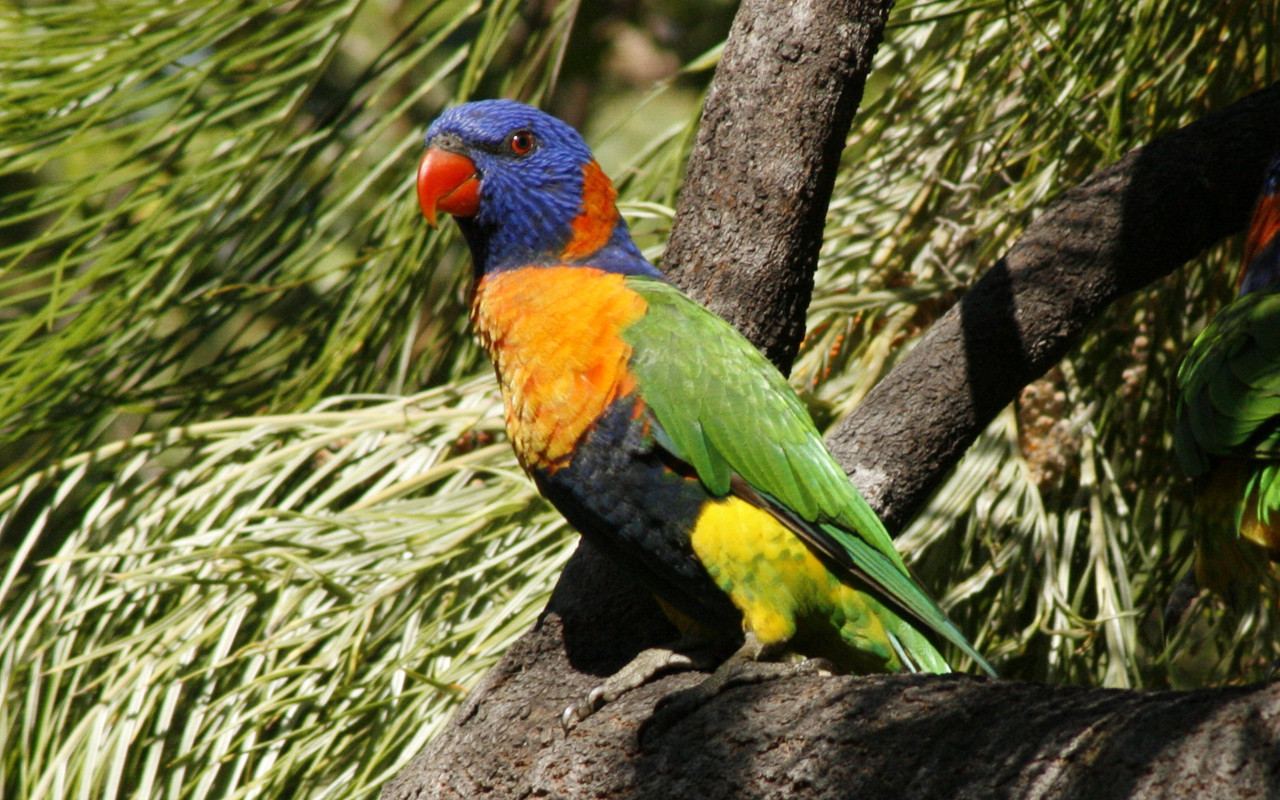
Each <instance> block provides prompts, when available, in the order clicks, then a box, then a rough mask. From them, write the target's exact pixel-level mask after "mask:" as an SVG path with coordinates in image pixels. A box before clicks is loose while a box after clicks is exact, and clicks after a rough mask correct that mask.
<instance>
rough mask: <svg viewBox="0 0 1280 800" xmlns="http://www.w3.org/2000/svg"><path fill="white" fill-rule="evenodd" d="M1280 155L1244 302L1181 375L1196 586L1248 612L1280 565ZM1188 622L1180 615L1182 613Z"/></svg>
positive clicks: (1180, 429)
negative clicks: (1192, 481) (1194, 497)
mask: <svg viewBox="0 0 1280 800" xmlns="http://www.w3.org/2000/svg"><path fill="white" fill-rule="evenodd" d="M1278 234H1280V157H1278V158H1276V159H1275V160H1273V161H1272V162H1271V164H1270V166H1269V167H1268V168H1267V172H1266V175H1265V177H1264V180H1263V186H1262V193H1261V195H1260V197H1259V198H1258V203H1257V206H1256V207H1255V208H1254V212H1253V219H1252V222H1251V223H1250V226H1249V233H1248V236H1247V238H1246V240H1245V247H1244V269H1243V270H1242V271H1241V274H1240V278H1239V283H1238V294H1237V297H1236V299H1235V300H1234V301H1232V302H1231V303H1230V304H1229V305H1228V306H1227V307H1226V308H1224V309H1222V310H1221V311H1220V312H1218V314H1217V315H1216V316H1215V317H1214V318H1213V320H1212V321H1211V322H1210V323H1209V325H1208V327H1206V328H1205V329H1204V331H1202V332H1201V334H1200V335H1199V336H1198V337H1196V340H1195V343H1194V344H1192V345H1191V349H1190V350H1189V351H1188V352H1187V356H1186V358H1185V359H1184V360H1183V362H1182V366H1181V368H1180V369H1179V370H1178V391H1179V394H1178V401H1177V428H1176V430H1175V439H1174V442H1175V445H1176V448H1177V454H1178V460H1179V462H1180V463H1181V464H1182V468H1183V470H1184V471H1185V472H1186V474H1187V475H1188V476H1190V477H1191V478H1194V479H1195V481H1196V488H1197V494H1198V496H1197V500H1196V506H1195V511H1194V520H1193V524H1194V526H1195V528H1194V530H1195V534H1194V535H1195V540H1196V563H1195V572H1194V576H1195V580H1196V583H1197V584H1198V585H1199V586H1200V587H1202V588H1206V589H1209V590H1211V591H1213V592H1214V593H1215V594H1217V595H1219V596H1220V597H1222V598H1223V599H1225V600H1226V601H1227V602H1228V603H1229V604H1230V605H1231V606H1232V607H1233V608H1235V609H1237V610H1240V609H1242V608H1243V607H1244V606H1245V604H1246V603H1248V602H1249V600H1250V598H1252V597H1256V596H1257V590H1258V588H1259V587H1260V586H1262V585H1263V584H1264V583H1265V582H1268V581H1272V580H1273V579H1274V572H1273V562H1276V561H1280V235H1278ZM1177 610H1178V611H1179V615H1180V609H1177Z"/></svg>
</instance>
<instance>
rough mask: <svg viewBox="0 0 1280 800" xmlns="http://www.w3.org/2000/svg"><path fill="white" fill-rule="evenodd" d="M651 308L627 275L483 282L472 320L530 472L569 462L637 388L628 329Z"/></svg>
mask: <svg viewBox="0 0 1280 800" xmlns="http://www.w3.org/2000/svg"><path fill="white" fill-rule="evenodd" d="M645 308H646V306H645V302H644V299H643V298H641V297H640V296H639V295H637V294H636V293H635V292H633V291H631V290H630V289H628V288H627V287H626V285H625V284H624V283H623V279H622V276H621V275H615V274H611V273H606V272H602V271H600V270H594V269H589V268H585V267H528V268H525V269H519V270H510V271H507V272H500V273H498V274H496V275H491V276H487V277H485V278H482V279H481V281H480V283H479V284H478V285H477V286H476V290H475V295H474V297H473V299H472V304H471V323H472V325H473V327H474V328H475V331H476V335H477V336H478V337H479V338H480V342H481V344H483V345H484V348H485V350H486V351H487V352H488V354H489V358H490V359H492V361H493V365H494V369H495V371H496V372H497V374H498V383H499V384H500V385H501V387H502V399H503V403H504V405H505V408H506V421H507V432H508V434H509V435H510V437H511V444H512V446H513V447H514V448H515V451H516V457H517V458H518V459H519V460H520V463H521V465H522V466H523V467H524V468H525V469H526V470H530V469H534V468H540V469H545V470H550V471H554V470H556V469H558V468H559V467H561V466H564V465H565V464H567V463H568V462H569V460H570V459H571V458H572V455H573V450H574V447H575V446H576V444H577V443H578V440H579V439H581V438H582V436H583V434H585V433H586V432H587V431H588V430H590V428H591V427H592V426H593V425H594V424H595V422H596V420H597V419H599V418H600V416H601V414H602V413H603V412H604V411H605V409H606V408H608V407H609V405H610V404H611V403H613V402H614V401H615V400H617V399H618V398H620V397H624V396H626V395H628V394H630V393H631V392H632V390H633V389H634V388H635V385H634V383H633V382H632V378H631V376H630V374H629V373H628V372H627V362H628V361H629V360H630V358H631V347H630V346H629V345H628V344H627V343H626V342H625V341H623V339H622V336H621V332H622V331H623V330H625V329H626V328H627V327H628V326H629V325H630V324H631V323H632V322H634V321H635V320H636V319H638V318H639V317H641V316H643V314H644V312H645Z"/></svg>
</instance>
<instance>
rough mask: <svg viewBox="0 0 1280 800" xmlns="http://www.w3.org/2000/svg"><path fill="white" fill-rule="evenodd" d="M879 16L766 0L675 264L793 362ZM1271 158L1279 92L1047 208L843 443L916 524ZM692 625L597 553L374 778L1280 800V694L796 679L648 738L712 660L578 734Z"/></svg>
mask: <svg viewBox="0 0 1280 800" xmlns="http://www.w3.org/2000/svg"><path fill="white" fill-rule="evenodd" d="M887 9H888V3H878V4H877V3H870V2H855V1H854V0H845V1H844V2H832V3H817V2H810V3H802V4H785V3H774V4H769V3H764V2H760V0H748V2H745V3H743V5H742V7H741V9H740V11H739V14H738V17H737V19H736V20H735V22H734V26H733V32H732V34H731V37H730V41H729V43H728V44H727V45H726V51H725V55H724V59H723V61H722V63H721V68H720V69H719V70H718V71H717V74H716V79H715V83H714V85H713V89H712V91H711V93H710V95H709V98H708V102H707V108H706V109H705V111H704V119H703V127H702V129H701V131H700V134H699V140H698V145H697V147H696V149H695V152H694V155H693V163H692V164H691V166H690V173H689V178H688V180H687V182H686V185H685V189H684V191H683V193H682V196H681V206H680V212H679V214H678V218H677V226H676V228H675V230H673V234H672V243H671V248H670V249H669V250H668V255H667V259H666V261H665V262H664V265H665V266H666V268H667V269H668V270H669V271H671V272H672V273H673V274H674V275H675V276H676V278H677V280H678V281H679V282H680V283H681V284H682V285H683V286H684V287H685V288H686V289H688V290H690V291H691V293H692V294H694V295H695V296H698V297H700V298H702V299H703V300H705V301H709V302H710V304H711V305H712V306H713V307H714V308H715V309H716V310H717V311H719V312H721V313H722V314H724V315H725V316H727V317H729V318H730V319H732V320H733V321H734V322H735V323H736V324H738V325H739V326H740V327H742V328H743V329H744V330H745V331H746V332H747V333H748V335H749V336H750V337H751V338H752V340H753V341H755V342H756V343H757V344H759V345H761V346H762V348H763V349H765V350H766V351H767V352H768V353H769V354H770V356H771V357H772V358H774V360H775V361H776V362H778V363H781V364H783V365H784V366H786V365H789V363H790V360H791V358H792V357H793V356H794V353H795V347H796V345H797V343H798V342H799V340H800V337H801V335H802V333H803V330H802V320H803V310H804V307H805V305H806V304H807V303H808V300H809V293H810V291H811V287H812V284H811V280H812V278H811V275H812V268H813V264H814V261H815V259H816V254H817V248H818V245H819V242H820V232H821V225H822V219H823V216H824V214H825V210H826V207H827V202H828V199H829V196H830V191H831V186H832V180H833V176H834V170H835V168H836V163H837V161H838V158H839V152H840V143H841V142H842V141H843V137H844V136H845V134H846V132H847V129H848V125H849V122H850V119H851V116H852V114H853V111H854V109H855V107H856V104H857V101H858V99H859V97H860V95H861V88H862V84H863V81H864V79H865V76H866V73H867V70H868V69H869V65H870V62H871V56H872V55H873V54H874V51H875V47H876V44H877V43H878V41H879V38H880V34H881V31H882V29H883V25H884V20H885V15H886V14H887ZM832 15H836V16H835V17H833V16H832ZM774 86H776V87H779V89H778V91H777V93H776V94H775V93H772V89H770V87H774ZM770 143H772V144H770ZM780 143H785V146H784V145H782V144H780ZM1275 150H1280V85H1278V86H1273V87H1271V88H1269V89H1266V90H1264V91H1262V92H1259V93H1257V94H1255V95H1253V96H1251V97H1249V98H1246V99H1245V100H1242V101H1240V102H1239V103H1237V104H1235V105H1233V106H1231V107H1230V108H1228V109H1226V110H1224V111H1223V112H1222V113H1220V114H1218V115H1216V116H1214V117H1212V118H1209V119H1206V120H1204V121H1202V122H1200V123H1197V124H1195V125H1192V126H1188V127H1187V128H1185V129H1182V130H1180V131H1174V132H1172V133H1170V134H1168V135H1166V136H1163V137H1161V138H1160V139H1158V140H1156V141H1154V142H1152V143H1151V144H1149V145H1148V146H1146V147H1143V148H1140V149H1138V150H1135V151H1133V152H1132V153H1130V154H1128V155H1127V156H1125V157H1124V158H1123V159H1121V160H1120V161H1119V162H1117V163H1116V164H1114V165H1112V166H1110V167H1107V168H1105V169H1103V170H1100V171H1099V172H1098V173H1097V174H1095V175H1094V176H1092V177H1091V178H1090V179H1089V180H1087V181H1086V182H1085V183H1083V184H1081V185H1080V186H1079V187H1077V188H1076V189H1074V190H1072V191H1071V192H1068V193H1067V194H1065V195H1064V196H1063V197H1062V198H1061V199H1060V200H1059V201H1058V202H1057V203H1055V204H1054V205H1053V206H1051V207H1050V208H1049V209H1048V210H1047V211H1046V212H1045V214H1044V215H1042V216H1041V217H1040V218H1039V219H1038V220H1037V221H1036V222H1035V223H1034V224H1033V225H1032V226H1030V227H1028V229H1027V231H1026V232H1025V234H1024V235H1023V237H1022V238H1021V239H1020V240H1019V242H1018V243H1017V244H1016V245H1015V246H1014V247H1013V248H1012V249H1011V250H1010V252H1009V253H1008V254H1007V255H1006V256H1005V257H1004V258H1003V259H1001V261H1000V262H998V263H997V264H996V265H995V266H994V267H992V269H991V270H990V271H989V272H988V274H986V275H985V276H984V277H983V278H982V280H981V281H980V282H979V283H978V285H977V286H975V288H974V289H973V290H972V291H971V292H970V293H969V294H968V295H966V296H965V298H964V299H963V300H962V301H961V302H960V304H959V305H957V306H956V307H955V308H953V309H951V311H950V312H948V314H947V315H946V316H945V317H944V318H943V319H942V320H940V321H939V323H938V324H937V325H936V326H935V327H934V329H933V330H931V331H930V333H929V334H928V335H927V336H926V338H925V339H924V340H923V341H922V342H921V343H920V344H919V345H918V346H917V347H916V349H915V350H914V351H913V353H912V354H911V355H910V357H909V358H908V359H906V360H905V361H904V363H903V364H901V365H900V366H899V367H898V368H897V369H895V370H894V371H893V372H892V373H891V374H890V375H889V376H887V377H886V379H885V380H884V382H882V384H881V385H880V386H878V387H877V388H876V389H875V390H874V391H873V392H872V394H871V395H870V396H869V397H868V398H867V400H866V401H864V403H863V404H862V405H860V406H859V408H858V409H857V411H856V412H855V413H854V414H853V415H852V416H851V417H850V418H849V420H847V421H846V422H845V423H844V424H842V425H841V426H840V428H839V430H838V432H837V434H836V436H835V437H834V442H833V443H834V445H835V447H836V450H837V454H838V455H839V456H841V457H842V459H843V460H842V463H844V464H845V465H846V467H849V468H852V469H853V470H854V476H855V480H856V482H857V483H858V484H859V486H860V487H861V488H862V489H863V491H864V493H866V494H867V496H868V498H869V499H870V500H871V502H872V505H873V506H876V507H877V509H878V510H879V511H880V512H881V513H882V514H885V515H886V516H887V518H888V519H889V520H890V521H891V523H901V522H902V521H904V520H906V519H909V518H910V516H911V514H912V513H914V512H915V510H917V509H918V508H919V507H920V506H921V505H922V504H923V502H924V500H925V499H926V498H927V496H928V494H929V493H930V492H931V491H932V489H933V488H934V487H936V486H937V484H938V482H939V481H941V480H942V478H943V477H944V476H945V474H946V473H947V471H949V470H950V468H951V467H952V466H953V465H954V463H955V461H956V460H957V459H958V458H959V456H960V455H961V454H962V453H963V451H964V450H965V449H966V448H967V447H968V446H969V444H970V443H971V442H972V441H973V439H974V437H975V436H976V435H977V434H978V432H980V431H981V430H982V429H983V427H984V426H985V425H986V424H987V422H988V421H989V420H990V419H991V417H992V416H993V415H994V414H995V413H996V412H997V411H998V410H999V409H1000V408H1001V407H1003V406H1004V405H1005V404H1006V403H1008V402H1009V400H1011V399H1012V398H1013V396H1014V395H1015V394H1016V392H1017V391H1018V390H1019V389H1020V388H1021V387H1022V386H1023V385H1024V384H1025V383H1027V382H1029V381H1030V380H1033V379H1034V378H1036V377H1038V376H1039V375H1040V374H1041V373H1042V372H1044V370H1046V369H1047V368H1048V367H1049V366H1051V365H1052V364H1053V363H1054V362H1055V361H1057V360H1058V359H1059V358H1060V357H1061V356H1062V355H1063V353H1064V352H1065V351H1066V349H1067V348H1068V347H1070V345H1071V343H1072V342H1073V341H1074V340H1075V337H1076V336H1077V335H1078V334H1079V332H1080V331H1081V330H1082V329H1083V328H1084V327H1085V326H1086V325H1087V324H1088V323H1089V322H1090V320H1092V319H1093V318H1094V317H1096V316H1097V315H1098V313H1100V312H1101V311H1102V310H1103V309H1104V308H1105V307H1106V306H1107V305H1108V304H1109V303H1110V302H1111V301H1112V300H1114V299H1115V298H1116V297H1118V296H1120V295H1122V294H1124V293H1126V292H1129V291H1132V290H1133V289H1135V288H1137V287H1139V286H1142V285H1144V284H1146V283H1148V282H1150V281H1151V280H1154V279H1155V278H1157V277H1159V276H1161V275H1164V274H1167V273H1168V272H1170V271H1171V270H1172V269H1174V268H1176V267H1177V266H1178V265H1179V264H1181V263H1183V262H1184V261H1185V260H1187V259H1188V258H1190V257H1192V256H1193V255H1195V254H1196V253H1197V252H1198V251H1199V250H1201V249H1203V248H1204V247H1207V246H1209V245H1211V244H1212V243H1214V242H1215V241H1217V240H1218V239H1220V238H1222V237H1224V236H1226V235H1229V234H1230V233H1233V232H1235V231H1238V230H1240V229H1242V228H1243V226H1244V224H1245V222H1246V220H1247V216H1248V210H1249V207H1250V204H1251V203H1252V199H1253V197H1254V196H1255V193H1256V191H1257V188H1258V179H1259V176H1260V175H1261V172H1262V168H1263V165H1264V164H1265V163H1266V160H1267V158H1268V157H1269V155H1270V154H1271V152H1273V151H1275ZM800 152H803V155H799V153H800ZM792 156H795V157H794V158H793V157H792ZM725 253H732V254H733V256H734V258H733V261H732V262H730V261H728V260H726V259H725V258H724V257H723V256H724V254H725ZM890 527H891V529H892V528H893V527H895V525H894V524H891V525H890ZM673 635H674V631H672V630H671V629H670V628H669V627H668V625H667V623H666V622H665V620H664V618H663V617H662V615H661V614H660V613H659V611H658V609H657V608H656V605H655V603H654V601H653V600H652V598H651V597H650V596H649V595H647V594H646V593H645V592H644V591H642V590H641V589H639V588H638V587H636V586H634V585H633V584H632V583H631V582H630V580H629V579H627V578H626V577H625V576H624V575H622V574H621V573H620V572H619V571H618V570H617V569H616V568H615V567H614V566H613V565H612V564H610V563H609V562H607V561H606V560H604V559H603V558H601V557H600V556H599V555H597V554H595V553H594V552H593V551H591V550H590V548H587V547H585V546H584V547H581V548H580V549H579V551H578V553H577V554H575V556H574V557H573V559H571V560H570V563H569V565H568V566H567V567H566V569H565V572H564V574H563V575H562V576H561V580H560V582H559V584H558V585H557V587H556V591H555V594H554V596H553V598H552V601H551V603H550V605H549V606H548V609H547V612H546V614H544V616H543V618H542V620H541V622H540V623H539V625H538V626H536V627H535V628H534V629H533V630H532V631H530V632H529V633H527V634H526V635H525V636H524V637H523V638H522V639H521V640H520V642H519V643H518V644H517V645H516V646H515V647H514V648H513V649H512V650H511V652H509V653H508V654H507V655H506V657H505V658H504V659H503V660H502V662H501V663H500V664H499V665H498V666H497V667H496V668H495V669H494V670H493V672H492V673H490V675H489V676H488V677H487V678H486V680H485V681H484V683H483V684H482V685H481V686H480V687H479V688H478V689H477V690H476V691H475V692H474V693H473V694H472V696H471V697H470V698H469V699H468V701H467V702H466V704H465V705H464V706H463V708H462V709H461V710H460V711H459V713H458V715H457V717H456V718H455V719H454V720H453V721H452V722H451V723H450V724H449V725H448V726H446V728H445V729H444V730H443V731H442V732H441V733H440V734H439V735H438V736H437V737H436V738H435V740H434V741H433V742H432V743H431V744H430V745H429V746H428V747H427V748H426V749H425V750H424V751H423V752H422V753H421V754H420V755H419V756H418V757H417V758H416V759H415V760H414V762H413V763H412V764H410V765H409V767H407V768H406V769H405V770H404V771H403V772H402V773H401V774H400V775H398V776H397V777H396V778H395V779H394V780H393V781H392V782H390V783H389V784H387V786H386V787H384V790H383V797H384V798H385V800H407V799H408V798H437V797H465V798H474V797H478V796H493V797H513V798H514V797H528V796H547V797H608V798H625V797H655V798H656V797H711V798H718V797H753V798H783V797H786V798H837V797H859V798H879V797H884V798H894V800H902V798H935V797H936V798H957V797H960V798H963V797H992V796H998V797H1038V798H1039V797H1054V798H1058V797H1062V798H1067V797H1080V798H1108V797H1114V798H1120V797H1133V798H1143V797H1155V796H1160V797H1188V796H1190V797H1214V798H1234V797H1241V798H1243V797H1266V796H1277V797H1280V688H1277V687H1275V686H1271V687H1263V686H1255V687H1244V688H1235V689H1224V690H1213V691H1202V692H1191V693H1174V692H1159V693H1147V692H1120V691H1112V690H1101V689H1087V688H1074V687H1050V686H1042V685H1036V684H1025V683H1014V682H1008V681H987V680H981V679H976V678H968V677H963V676H945V677H937V676H927V677H921V676H892V677H885V676H878V677H871V678H846V677H840V678H834V677H828V678H795V679H791V680H779V681H773V682H770V683H765V684H759V685H752V686H742V687H735V688H733V689H730V690H729V691H727V692H725V693H724V694H723V695H721V696H719V697H717V698H716V699H714V700H713V701H711V702H710V703H708V704H707V705H706V706H704V707H702V708H701V709H699V710H698V711H697V712H695V713H693V714H691V715H689V716H688V717H686V718H685V719H683V720H681V721H680V722H678V723H677V724H676V725H675V726H674V727H672V728H671V729H670V730H668V731H666V732H665V733H663V734H660V735H657V736H652V737H645V738H644V739H643V743H644V745H645V746H646V747H647V748H648V749H645V748H642V747H641V739H640V738H639V737H638V732H639V731H640V730H641V727H642V725H643V724H644V721H645V720H646V719H648V718H649V717H650V714H651V712H652V711H653V709H654V707H655V704H656V703H657V702H658V700H659V699H660V698H661V697H662V696H663V695H664V694H666V693H668V692H670V691H672V690H675V689H678V688H682V687H687V686H689V685H691V684H692V683H695V682H696V681H697V680H700V679H701V677H702V676H699V675H676V676H671V677H668V678H665V679H663V680H661V681H658V682H656V683H653V684H651V685H648V686H646V687H643V688H642V689H640V690H637V691H636V692H634V693H632V694H630V695H628V696H626V697H624V698H623V699H622V700H620V701H618V702H616V703H614V704H611V705H609V706H607V707H606V708H605V709H604V710H603V711H602V712H600V713H599V714H597V715H596V716H594V717H592V718H590V719H588V720H586V721H585V722H583V723H581V724H580V725H579V726H578V727H577V728H575V729H574V730H573V731H572V732H571V733H569V734H568V735H566V734H565V733H564V732H563V731H562V730H561V729H560V726H559V715H560V713H561V711H562V710H563V709H564V708H565V707H566V706H567V705H568V704H569V703H570V702H573V701H575V700H578V699H580V698H581V697H582V696H583V695H584V694H585V693H586V692H587V691H588V690H589V689H590V688H591V687H592V686H594V685H595V684H596V683H598V682H599V680H600V679H601V678H602V677H604V676H606V675H608V674H610V673H611V672H613V671H614V670H616V669H617V668H618V667H620V666H621V665H622V664H624V663H625V662H626V661H628V660H629V659H630V658H631V656H633V655H634V654H635V653H637V652H638V651H639V650H641V649H642V648H644V647H648V646H653V645H655V644H659V643H662V642H664V641H667V640H669V639H670V638H671V637H672V636H673Z"/></svg>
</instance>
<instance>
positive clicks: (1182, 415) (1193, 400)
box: [1174, 292, 1280, 478]
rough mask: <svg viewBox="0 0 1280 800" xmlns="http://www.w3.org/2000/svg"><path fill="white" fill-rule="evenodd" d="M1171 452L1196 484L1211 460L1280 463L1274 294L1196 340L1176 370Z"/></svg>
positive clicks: (1277, 298)
mask: <svg viewBox="0 0 1280 800" xmlns="http://www.w3.org/2000/svg"><path fill="white" fill-rule="evenodd" d="M1178 390H1179V393H1178V414H1177V418H1178V421H1177V428H1176V429H1175V436H1174V444H1175V446H1176V449H1177V453H1178V460H1179V462H1180V463H1181V464H1182V468H1183V470H1184V471H1185V472H1186V473H1187V474H1188V475H1189V476H1191V477H1193V478H1194V477H1199V476H1201V475H1204V474H1205V473H1206V472H1208V470H1209V466H1210V459H1211V457H1231V458H1244V459H1271V458H1280V294H1273V293H1265V292H1255V293H1253V294H1249V295H1245V296H1244V297H1242V298H1240V299H1238V300H1236V301H1235V302H1233V303H1232V304H1231V305H1229V306H1227V307H1226V308H1225V309H1223V310H1222V311H1221V312H1219V313H1218V315H1217V316H1216V317H1214V319H1213V322H1211V323H1210V324H1209V327H1207V328H1205V329H1204V331H1203V332H1202V333H1201V334H1200V335H1199V336H1198V337H1196V341H1195V343H1194V344H1192V345H1191V350H1190V351H1189V352H1188V353H1187V357H1186V359H1185V360H1184V361H1183V363H1182V367H1181V368H1180V369H1179V370H1178Z"/></svg>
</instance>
